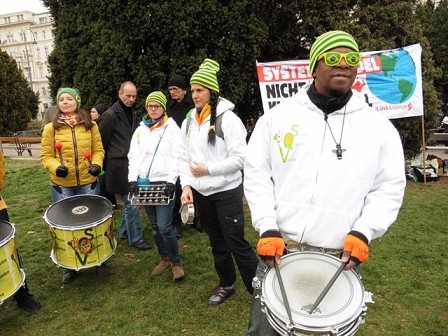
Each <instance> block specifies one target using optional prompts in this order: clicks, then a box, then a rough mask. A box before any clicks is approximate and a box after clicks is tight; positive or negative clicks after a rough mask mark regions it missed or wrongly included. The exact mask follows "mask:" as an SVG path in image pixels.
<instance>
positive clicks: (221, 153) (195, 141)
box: [179, 97, 247, 196]
mask: <svg viewBox="0 0 448 336" xmlns="http://www.w3.org/2000/svg"><path fill="white" fill-rule="evenodd" d="M234 107H235V105H234V104H233V103H232V102H230V101H228V100H227V99H225V98H222V97H221V98H219V103H218V106H217V108H216V115H217V116H218V115H220V114H222V113H225V112H226V113H225V114H224V115H223V116H222V124H221V129H222V131H223V133H224V139H222V138H220V137H218V136H217V137H216V143H215V146H210V145H209V144H208V142H207V139H208V129H209V127H210V116H209V117H207V118H206V119H205V120H204V122H203V123H202V124H201V125H200V126H199V124H198V123H197V121H196V118H195V113H196V110H194V111H193V112H192V115H191V118H192V120H191V122H190V125H189V129H188V130H187V129H186V127H187V119H185V120H184V122H183V123H182V129H181V134H182V136H181V141H180V142H179V147H180V148H179V155H180V160H179V166H180V183H181V185H182V188H183V187H185V186H186V185H189V186H191V187H192V188H194V189H195V190H196V191H198V192H200V193H201V194H203V195H204V196H208V195H211V194H215V193H217V192H221V191H225V190H230V189H234V188H236V187H238V186H239V185H240V184H241V182H242V174H241V170H242V169H243V165H244V157H245V154H246V147H247V144H246V134H247V132H246V128H245V127H244V125H243V123H242V122H241V119H240V118H239V117H238V116H237V115H236V114H235V113H234V112H233V111H232V110H233V108H234ZM192 161H197V162H202V163H204V164H206V165H207V167H208V171H209V173H210V175H207V176H201V177H198V178H195V177H194V176H193V175H192V174H191V173H190V168H189V167H190V163H191V162H192Z"/></svg>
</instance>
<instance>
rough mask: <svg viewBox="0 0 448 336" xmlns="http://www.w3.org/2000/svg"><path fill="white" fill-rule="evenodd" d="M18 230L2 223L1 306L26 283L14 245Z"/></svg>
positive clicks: (7, 223) (0, 244)
mask: <svg viewBox="0 0 448 336" xmlns="http://www.w3.org/2000/svg"><path fill="white" fill-rule="evenodd" d="M15 232H16V230H15V227H14V225H13V224H12V223H9V222H7V221H3V220H2V221H0V305H1V304H2V303H3V301H5V300H6V299H7V298H9V297H10V296H12V295H14V293H15V292H17V291H18V290H19V288H20V286H23V284H24V282H25V272H24V271H23V269H22V268H20V263H19V257H18V255H17V251H16V247H15V244H14V234H15Z"/></svg>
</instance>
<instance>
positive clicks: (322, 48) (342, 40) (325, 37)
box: [310, 30, 359, 75]
mask: <svg viewBox="0 0 448 336" xmlns="http://www.w3.org/2000/svg"><path fill="white" fill-rule="evenodd" d="M338 47H346V48H350V49H352V50H353V51H357V52H359V47H358V44H357V43H356V41H355V39H354V38H353V36H351V35H350V34H349V33H346V32H344V31H342V30H332V31H329V32H326V33H324V34H322V35H320V36H319V37H318V38H317V39H316V41H314V43H313V45H312V46H311V50H310V74H311V75H312V74H313V71H314V68H315V66H316V62H317V59H318V58H319V56H320V55H322V54H323V53H324V52H326V51H328V50H331V49H334V48H338Z"/></svg>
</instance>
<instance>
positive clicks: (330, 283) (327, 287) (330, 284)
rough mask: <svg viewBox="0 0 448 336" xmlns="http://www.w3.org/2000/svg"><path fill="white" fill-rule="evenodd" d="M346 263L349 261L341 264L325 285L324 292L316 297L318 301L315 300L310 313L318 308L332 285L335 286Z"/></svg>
mask: <svg viewBox="0 0 448 336" xmlns="http://www.w3.org/2000/svg"><path fill="white" fill-rule="evenodd" d="M346 265H347V262H343V263H342V264H341V266H339V268H338V269H337V271H336V273H334V275H333V277H332V278H331V279H330V281H329V282H328V284H327V285H326V286H325V288H324V290H323V291H322V293H320V295H319V297H318V298H317V299H316V302H314V304H313V305H312V306H311V308H310V312H309V313H310V314H312V313H313V311H314V309H316V308H317V306H318V305H319V303H321V302H322V300H323V299H324V297H325V295H327V293H328V291H329V290H330V288H331V286H333V284H334V283H335V282H336V279H337V278H338V277H339V275H340V274H341V273H342V271H343V270H344V268H345V266H346Z"/></svg>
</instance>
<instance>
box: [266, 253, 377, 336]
mask: <svg viewBox="0 0 448 336" xmlns="http://www.w3.org/2000/svg"><path fill="white" fill-rule="evenodd" d="M340 265H341V261H340V260H339V259H338V258H336V257H333V256H330V255H328V254H323V253H319V252H298V253H292V254H288V255H286V256H283V257H282V263H281V265H280V266H279V268H280V272H281V276H282V279H283V283H284V287H285V291H286V297H287V299H288V303H289V306H290V309H291V316H292V321H293V325H291V323H290V320H289V317H288V312H287V311H286V308H285V305H284V301H283V296H282V293H281V290H280V285H279V281H278V276H277V274H276V272H275V268H271V269H269V270H268V272H267V273H266V277H265V278H264V280H263V284H262V296H261V298H260V300H261V306H262V310H263V311H264V313H265V314H266V316H267V319H268V321H269V323H270V324H271V325H272V327H273V328H274V329H275V330H276V331H277V332H278V333H280V334H281V335H294V336H303V335H354V334H355V333H356V332H357V330H358V328H359V325H360V324H361V323H363V322H364V317H365V315H366V312H367V306H366V303H373V301H371V293H368V292H365V291H364V286H363V284H362V282H361V280H360V279H359V277H358V275H357V274H356V272H354V271H353V270H350V271H344V272H342V273H341V275H340V276H339V277H338V278H337V280H336V282H335V283H334V284H333V286H332V287H331V288H330V290H329V292H328V293H327V295H326V296H325V297H324V299H323V300H322V302H321V303H320V304H319V305H318V306H317V308H316V309H315V310H314V312H313V314H311V315H310V314H309V310H310V308H311V306H312V305H313V303H314V302H315V301H316V299H317V297H318V296H319V295H320V293H321V292H322V290H323V289H324V288H325V286H326V285H327V283H328V282H329V281H330V279H331V277H332V276H333V275H334V273H335V272H336V271H337V269H338V267H339V266H340ZM366 301H368V302H366ZM288 332H291V333H288Z"/></svg>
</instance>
